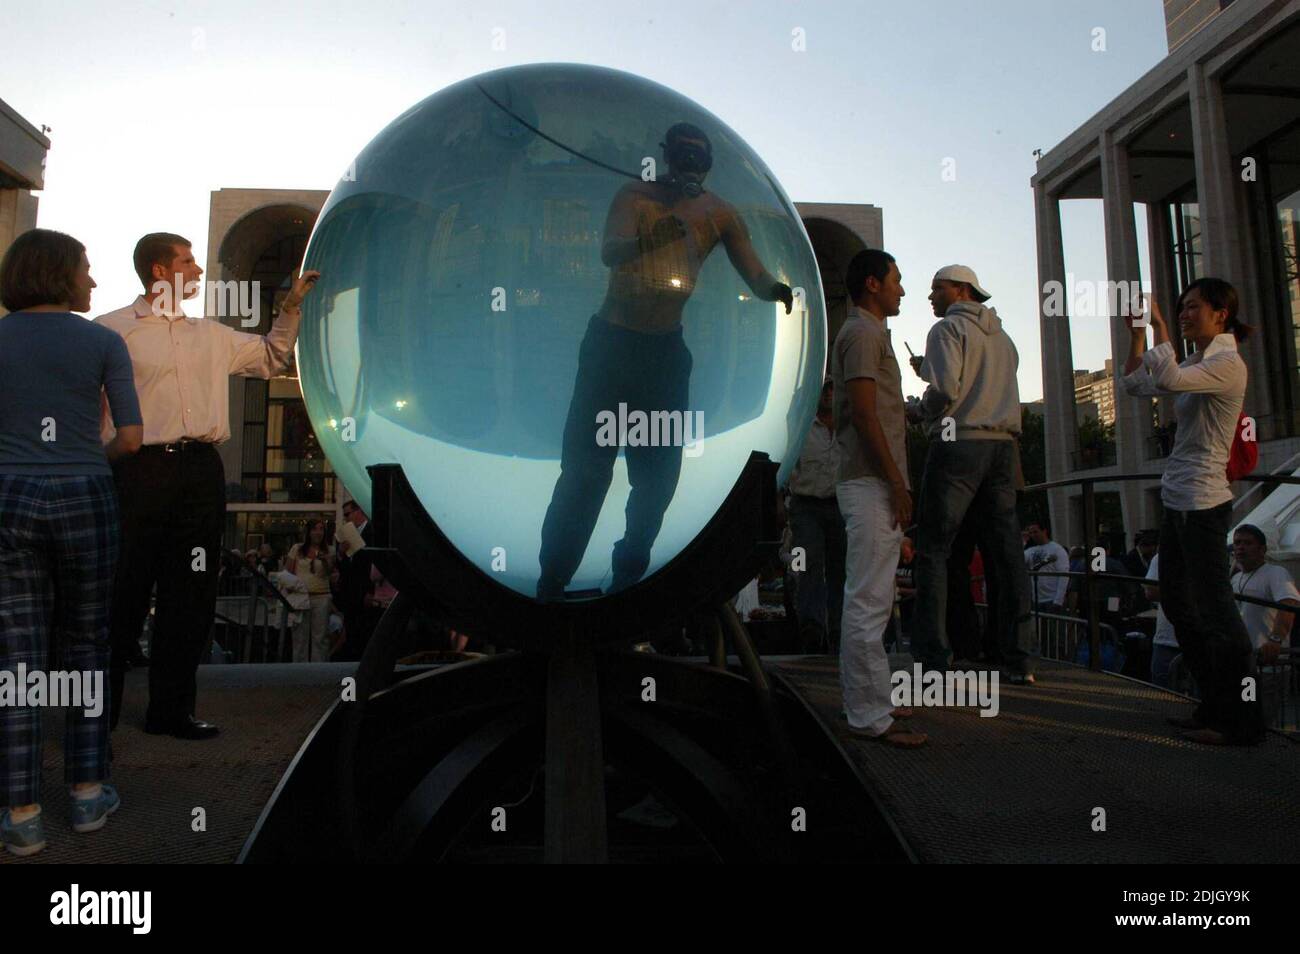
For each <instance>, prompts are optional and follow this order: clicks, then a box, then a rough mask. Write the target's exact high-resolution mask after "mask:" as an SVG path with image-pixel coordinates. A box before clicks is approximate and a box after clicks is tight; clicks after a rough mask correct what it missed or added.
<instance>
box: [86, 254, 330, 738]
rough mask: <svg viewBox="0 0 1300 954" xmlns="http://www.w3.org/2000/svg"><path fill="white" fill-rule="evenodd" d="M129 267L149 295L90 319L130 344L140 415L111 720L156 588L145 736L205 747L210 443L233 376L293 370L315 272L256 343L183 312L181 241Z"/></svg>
mask: <svg viewBox="0 0 1300 954" xmlns="http://www.w3.org/2000/svg"><path fill="white" fill-rule="evenodd" d="M134 264H135V271H136V274H137V275H138V276H139V277H140V281H141V283H142V284H143V285H144V288H145V293H144V294H143V295H140V296H139V297H138V298H136V300H135V301H134V302H132V303H131V304H129V305H127V306H126V307H125V308H119V309H118V310H117V311H112V312H109V313H108V314H106V315H101V316H99V317H98V318H96V319H95V321H96V322H97V323H99V324H102V325H104V326H105V327H107V328H110V329H112V330H113V331H115V332H117V333H118V334H119V335H121V336H122V338H123V339H124V340H125V341H126V347H127V350H128V351H129V352H130V354H131V364H132V367H133V370H134V373H135V389H136V393H137V394H138V396H139V398H140V411H141V414H142V416H143V417H144V446H143V447H142V448H141V449H140V452H139V453H138V454H136V455H133V456H131V457H129V458H124V459H122V460H120V461H119V462H118V463H117V464H116V465H114V468H113V476H114V479H115V482H116V484H117V492H118V500H119V503H120V509H121V515H122V555H121V559H120V560H119V562H118V571H117V578H116V580H115V581H114V592H113V611H112V641H113V666H112V681H113V687H112V694H111V699H112V718H111V723H112V725H114V726H116V725H117V720H118V717H119V715H120V713H121V705H122V686H123V674H124V670H125V666H126V660H127V659H128V658H129V655H130V647H131V646H132V645H133V644H134V643H135V642H136V641H137V640H138V639H139V637H140V632H141V629H142V628H143V626H144V621H145V617H146V616H147V615H148V612H149V598H150V592H151V591H152V590H153V588H154V586H155V584H156V585H157V588H158V595H157V602H156V606H155V609H154V624H153V639H152V643H151V650H152V654H151V665H150V668H149V708H148V712H147V714H146V717H145V731H146V732H150V733H153V734H157V735H174V736H176V737H178V738H184V739H202V738H208V737H211V736H214V735H216V734H217V727H216V726H214V725H212V724H210V723H207V722H203V721H200V720H198V719H196V718H195V717H194V708H195V672H196V670H197V668H198V664H199V660H200V658H201V656H202V654H203V651H204V649H205V648H206V646H207V642H208V636H209V634H210V632H211V630H212V620H213V616H214V614H215V611H216V598H217V575H218V570H219V569H220V566H221V533H222V529H223V525H224V523H225V512H226V478H225V471H224V469H223V467H222V464H221V458H220V456H219V455H218V454H217V451H216V448H215V446H214V445H216V444H220V443H222V442H223V441H226V440H229V439H230V398H229V378H230V376H231V375H232V374H238V375H243V376H245V377H256V378H271V377H274V376H275V375H277V374H280V373H281V372H283V371H284V370H285V369H287V368H288V367H289V365H290V363H291V362H292V356H293V346H294V342H295V341H296V339H297V337H298V323H299V321H301V319H302V312H301V310H300V306H301V304H302V301H303V298H304V297H305V296H306V295H307V293H308V292H309V291H311V289H312V286H313V285H314V283H315V281H316V279H317V278H318V277H319V273H317V272H311V271H309V272H306V273H305V274H303V275H302V276H301V277H298V276H296V275H295V277H294V280H293V287H292V288H291V289H290V291H289V294H288V296H287V297H286V298H285V299H284V302H283V303H282V305H281V308H280V314H279V316H278V317H277V318H276V320H275V324H274V325H273V326H272V328H271V331H270V333H269V334H267V335H266V336H262V335H255V334H248V333H246V332H242V331H236V330H235V329H234V328H232V327H230V326H229V325H225V324H222V323H221V321H219V320H217V319H215V318H198V319H194V318H188V317H187V316H186V315H185V314H184V312H182V311H181V308H180V301H179V300H177V299H178V298H192V297H194V296H195V295H196V294H198V289H199V283H198V280H199V276H200V275H202V274H203V269H201V268H200V267H199V266H198V263H197V262H195V261H194V253H193V250H192V249H191V247H190V242H189V240H187V239H185V238H182V237H181V236H179V235H174V234H172V233H168V232H157V233H152V234H150V235H146V236H145V237H144V238H142V239H140V241H139V242H138V243H137V244H136V247H135V255H134ZM177 290H179V291H180V294H179V295H178V294H176V291H177ZM103 432H104V433H103V436H104V439H105V440H106V441H107V440H108V439H109V438H111V436H112V434H113V432H114V428H113V427H112V425H111V422H110V420H109V415H108V414H107V412H106V413H105V416H104V428H103Z"/></svg>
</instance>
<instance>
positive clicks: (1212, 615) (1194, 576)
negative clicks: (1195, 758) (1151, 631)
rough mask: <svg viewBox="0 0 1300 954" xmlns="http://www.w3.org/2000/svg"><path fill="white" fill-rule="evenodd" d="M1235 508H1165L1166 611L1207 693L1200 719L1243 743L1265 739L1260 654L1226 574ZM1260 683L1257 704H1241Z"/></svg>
mask: <svg viewBox="0 0 1300 954" xmlns="http://www.w3.org/2000/svg"><path fill="white" fill-rule="evenodd" d="M1231 514H1232V504H1231V503H1230V502H1229V503H1223V504H1220V505H1219V506H1217V507H1213V508H1210V509H1208V510H1187V511H1182V510H1171V509H1169V508H1168V507H1165V508H1164V519H1163V520H1162V521H1161V524H1160V606H1161V608H1162V609H1163V610H1164V611H1165V615H1166V616H1167V617H1169V622H1171V623H1173V624H1174V635H1175V637H1176V638H1177V640H1178V648H1179V649H1181V650H1182V651H1183V660H1184V661H1185V662H1186V663H1187V668H1188V669H1190V670H1191V672H1192V676H1193V677H1194V678H1195V679H1196V685H1197V686H1198V687H1199V688H1200V690H1201V704H1200V706H1199V707H1198V708H1197V710H1196V718H1197V719H1198V720H1199V721H1201V722H1203V723H1204V724H1205V725H1206V726H1208V727H1209V728H1211V729H1216V730H1218V731H1219V732H1222V733H1223V734H1225V735H1226V736H1228V738H1229V739H1230V740H1231V741H1233V742H1235V743H1238V744H1246V745H1248V744H1251V743H1254V742H1258V741H1260V740H1261V739H1262V738H1263V737H1264V710H1263V707H1262V706H1261V705H1260V703H1259V701H1258V700H1259V685H1258V678H1259V676H1258V672H1257V670H1256V667H1255V650H1254V647H1253V646H1252V645H1251V642H1250V636H1249V634H1248V633H1247V632H1246V624H1245V623H1243V622H1242V620H1241V614H1240V613H1239V612H1238V611H1237V604H1236V601H1235V600H1234V599H1233V593H1232V583H1231V578H1230V577H1229V575H1228V552H1227V539H1228V523H1229V520H1230V517H1231ZM1248 678H1250V679H1254V680H1255V681H1256V685H1255V693H1254V695H1255V701H1252V702H1246V701H1244V700H1243V699H1242V695H1243V683H1244V682H1245V680H1246V679H1248Z"/></svg>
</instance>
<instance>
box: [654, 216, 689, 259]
mask: <svg viewBox="0 0 1300 954" xmlns="http://www.w3.org/2000/svg"><path fill="white" fill-rule="evenodd" d="M685 237H686V224H685V223H684V222H683V221H682V220H681V219H679V218H678V217H677V216H675V215H665V216H663V217H662V218H660V219H658V220H657V221H656V222H655V224H654V225H653V226H651V228H650V234H649V236H648V237H647V240H646V242H645V251H647V252H652V251H654V250H655V249H657V248H663V247H664V246H665V245H672V244H673V242H679V241H681V240H682V239H684V238H685Z"/></svg>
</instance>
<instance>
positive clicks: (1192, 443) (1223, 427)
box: [1120, 333, 1246, 511]
mask: <svg viewBox="0 0 1300 954" xmlns="http://www.w3.org/2000/svg"><path fill="white" fill-rule="evenodd" d="M1174 358H1175V356H1174V346H1173V345H1172V344H1170V343H1169V342H1168V341H1166V342H1164V343H1162V344H1159V345H1156V347H1154V348H1152V349H1151V350H1150V351H1148V352H1146V353H1145V354H1144V355H1142V366H1141V367H1140V368H1138V369H1137V370H1135V371H1134V372H1133V373H1132V374H1126V375H1125V376H1124V377H1123V378H1121V379H1120V380H1121V383H1122V384H1123V385H1124V390H1125V391H1127V392H1128V393H1129V394H1132V395H1136V396H1138V397H1155V396H1156V395H1160V394H1173V395H1176V396H1177V397H1176V399H1175V401H1174V414H1175V417H1176V418H1177V420H1178V427H1177V429H1176V430H1175V431H1174V446H1173V450H1172V451H1170V453H1169V459H1168V460H1167V461H1166V462H1165V472H1164V476H1163V477H1162V478H1161V480H1160V499H1161V500H1162V501H1163V502H1164V505H1165V506H1166V507H1169V508H1170V509H1171V510H1183V511H1187V510H1208V509H1210V508H1211V507H1217V506H1218V505H1219V504H1222V503H1226V502H1228V501H1230V500H1232V489H1231V487H1230V486H1229V485H1228V454H1229V453H1230V452H1231V450H1232V439H1233V437H1234V435H1235V434H1236V432H1237V417H1238V416H1239V415H1240V414H1241V405H1242V401H1243V400H1244V399H1245V397H1246V362H1245V361H1243V360H1242V359H1241V355H1240V354H1238V353H1237V339H1236V338H1234V337H1233V336H1232V335H1231V334H1226V333H1225V334H1221V335H1216V336H1215V338H1214V340H1213V341H1211V342H1210V344H1209V346H1208V347H1207V348H1206V349H1205V350H1204V351H1198V352H1197V353H1196V354H1194V355H1192V356H1191V357H1190V358H1188V359H1187V360H1185V361H1183V362H1182V363H1181V364H1179V363H1177V362H1176V361H1175V360H1174Z"/></svg>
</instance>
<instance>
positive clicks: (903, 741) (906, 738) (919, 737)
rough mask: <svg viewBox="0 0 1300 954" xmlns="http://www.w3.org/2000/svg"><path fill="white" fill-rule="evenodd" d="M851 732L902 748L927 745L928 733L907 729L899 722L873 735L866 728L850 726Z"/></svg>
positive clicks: (873, 740)
mask: <svg viewBox="0 0 1300 954" xmlns="http://www.w3.org/2000/svg"><path fill="white" fill-rule="evenodd" d="M849 733H850V734H852V735H853V736H854V737H855V738H859V739H870V740H871V741H872V742H883V743H885V744H886V745H893V746H896V747H897V748H900V749H916V748H920V747H921V746H923V745H925V743H926V735H925V733H924V732H914V731H913V730H911V729H905V728H903V727H902V726H901V725H899V724H898V723H897V722H895V723H893V724H891V725H890V727H889V728H888V729H886V730H885V731H884V732H881V733H880V734H879V735H872V734H871V733H869V732H868V731H867V730H866V729H855V728H852V727H850V728H849Z"/></svg>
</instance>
